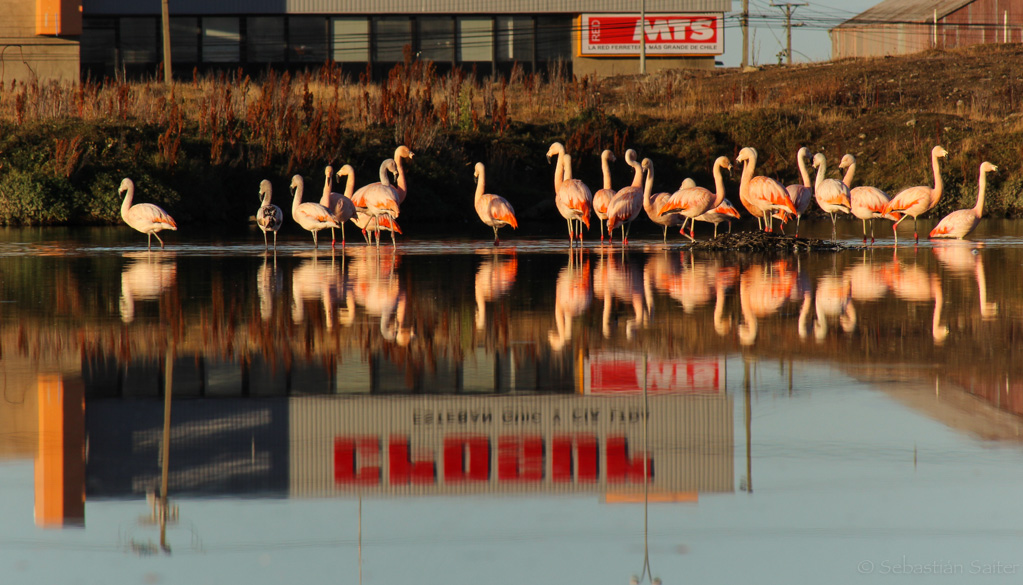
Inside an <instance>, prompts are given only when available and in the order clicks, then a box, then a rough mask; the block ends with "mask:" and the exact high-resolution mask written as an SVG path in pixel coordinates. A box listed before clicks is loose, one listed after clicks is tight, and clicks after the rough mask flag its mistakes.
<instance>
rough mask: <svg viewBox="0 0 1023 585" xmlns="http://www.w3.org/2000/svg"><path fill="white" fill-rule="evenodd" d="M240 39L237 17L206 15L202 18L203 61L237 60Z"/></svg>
mask: <svg viewBox="0 0 1023 585" xmlns="http://www.w3.org/2000/svg"><path fill="white" fill-rule="evenodd" d="M241 40H242V36H241V33H240V32H239V29H238V19H237V18H231V17H207V18H203V19H202V60H203V61H204V62H206V63H237V62H239V61H240V50H239V48H240V45H241Z"/></svg>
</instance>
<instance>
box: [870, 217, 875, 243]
mask: <svg viewBox="0 0 1023 585" xmlns="http://www.w3.org/2000/svg"><path fill="white" fill-rule="evenodd" d="M870 243H871V244H873V243H874V218H871V219H870Z"/></svg>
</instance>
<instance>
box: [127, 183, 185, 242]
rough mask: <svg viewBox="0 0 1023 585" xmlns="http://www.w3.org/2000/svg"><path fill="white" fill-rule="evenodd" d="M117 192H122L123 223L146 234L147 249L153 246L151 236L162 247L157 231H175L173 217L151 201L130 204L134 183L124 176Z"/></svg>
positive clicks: (133, 194)
mask: <svg viewBox="0 0 1023 585" xmlns="http://www.w3.org/2000/svg"><path fill="white" fill-rule="evenodd" d="M117 193H118V195H120V194H121V193H124V202H122V203H121V219H123V220H124V223H126V224H128V225H129V226H131V227H132V228H135V229H136V230H138V231H140V232H142V233H144V234H146V236H147V240H146V249H147V250H151V249H152V247H153V236H156V240H157V241H158V242H160V247H161V248H162V247H163V240H161V239H160V234H159V233H157V232H159V231H160V230H175V231H176V230H177V229H178V224H176V223H174V218H172V217H171V216H170V215H168V214H167V212H166V211H164V210H163V209H161V208H160V207H159V206H157V205H153V204H152V203H137V204H135V205H132V204H131V200H132V199H133V198H134V197H135V183H133V182H132V180H131V179H128V178H125V179H124V180H123V181H121V186H120V187H118V189H117Z"/></svg>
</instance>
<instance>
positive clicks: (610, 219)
mask: <svg viewBox="0 0 1023 585" xmlns="http://www.w3.org/2000/svg"><path fill="white" fill-rule="evenodd" d="M631 152H632V154H631V155H630V154H628V153H626V157H625V158H626V162H628V163H629V166H635V162H636V155H635V151H631ZM653 164H654V163H653V161H651V160H650V159H648V158H647V159H643V163H642V164H640V165H639V176H640V182H641V183H642V177H643V173H644V172H645V171H647V170H648V169H653ZM651 172H652V171H651ZM635 183H636V181H635V180H633V184H632V185H629V186H628V187H625V188H623V189H620V190H619V191H618V192H617V193H615V196H614V197H612V198H611V202H610V203H608V204H607V231H608V237H609V239H612V240H613V238H612V237H611V234H612V233H613V232H614V228H615V227H616V226H619V225H620V226H622V244H623V245H624V244H628V243H629V238H628V235H627V233H626V226H628V227H630V228H631V227H632V222H634V221H636V218H637V217H639V214H640V212H641V211H643V210H644V209H645V208H646V206H647V201H649V200H650V189H651V188H652V185H651V184H650V181H649V179H648V181H647V184H648V185H649V187H648V188H647V189H642V188H640V187H639V186H638V185H636V184H635ZM665 230H667V227H665ZM665 237H667V236H665Z"/></svg>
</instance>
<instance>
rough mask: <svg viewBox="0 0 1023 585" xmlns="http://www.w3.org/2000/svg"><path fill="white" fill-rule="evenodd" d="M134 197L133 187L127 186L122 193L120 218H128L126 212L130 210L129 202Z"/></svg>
mask: <svg viewBox="0 0 1023 585" xmlns="http://www.w3.org/2000/svg"><path fill="white" fill-rule="evenodd" d="M134 197H135V185H128V188H127V189H126V190H125V192H124V201H122V202H121V217H122V218H127V217H128V210H129V209H131V200H132V199H133V198H134Z"/></svg>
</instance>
